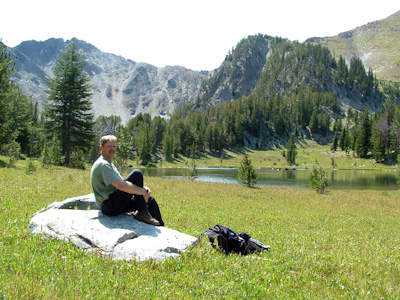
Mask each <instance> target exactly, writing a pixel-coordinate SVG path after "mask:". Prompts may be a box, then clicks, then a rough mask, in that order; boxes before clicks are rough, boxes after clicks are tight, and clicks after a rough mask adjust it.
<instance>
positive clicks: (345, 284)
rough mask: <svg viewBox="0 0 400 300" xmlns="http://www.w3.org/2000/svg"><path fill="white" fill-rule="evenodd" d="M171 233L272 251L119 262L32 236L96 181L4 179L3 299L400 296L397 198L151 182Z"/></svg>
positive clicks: (55, 175)
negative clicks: (219, 232)
mask: <svg viewBox="0 0 400 300" xmlns="http://www.w3.org/2000/svg"><path fill="white" fill-rule="evenodd" d="M145 184H146V185H148V186H150V187H151V189H152V192H153V195H154V196H155V197H156V199H157V201H158V202H159V204H160V207H161V210H162V212H163V218H164V220H165V222H166V225H167V226H168V227H170V228H174V229H177V230H180V231H182V232H184V233H187V234H190V235H193V236H197V237H198V236H199V235H200V234H201V232H203V231H204V230H206V229H207V228H208V227H211V226H214V225H215V224H218V223H219V224H223V225H226V226H228V227H230V228H232V229H234V230H237V231H245V232H248V233H249V234H251V235H252V236H253V237H254V238H256V239H259V240H260V241H262V242H264V243H265V244H267V245H270V246H271V247H272V250H271V251H270V252H264V253H261V254H259V255H256V256H254V257H253V256H251V257H242V256H237V255H230V256H225V255H223V254H221V253H219V252H217V251H215V250H214V249H213V248H212V247H211V246H210V245H209V244H208V241H207V239H206V238H203V239H202V240H201V242H200V243H199V245H198V246H196V247H194V248H192V249H190V250H189V251H187V252H186V253H184V254H183V255H182V256H181V258H179V259H168V260H166V261H164V262H155V261H148V262H135V261H130V262H128V261H111V260H108V259H104V258H101V257H99V256H97V255H89V254H86V253H85V252H84V251H82V250H81V249H79V248H77V247H75V246H73V245H72V244H69V243H64V242H61V241H58V240H49V239H44V238H43V237H40V236H32V235H31V234H30V233H29V231H28V224H29V221H30V219H31V217H32V215H33V214H34V213H35V212H36V211H38V210H40V209H41V208H43V207H45V206H46V205H48V204H50V203H52V202H55V201H63V200H65V199H66V198H68V197H73V196H79V195H84V194H87V193H90V192H91V189H90V183H89V170H86V171H80V170H72V169H66V168H52V169H41V168H38V170H37V171H36V172H34V173H32V174H30V175H27V174H26V173H25V171H24V168H23V162H19V163H18V164H17V168H16V169H8V168H0V208H1V210H2V212H1V215H0V226H1V227H0V230H1V237H0V299H1V298H5V299H24V298H26V299H140V298H142V299H150V298H151V299H188V298H194V299H198V298H201V299H219V298H222V299H242V298H250V299H266V298H267V299H277V298H278V299H280V298H290V299H299V298H300V299H307V298H309V299H315V298H318V299H337V298H345V299H349V298H350V299H359V298H362V299H364V298H369V297H370V298H371V299H380V298H381V297H383V298H384V299H394V298H396V297H399V296H400V282H399V280H398V279H399V278H400V224H399V221H398V220H399V216H400V205H399V204H400V203H399V202H400V201H399V191H347V190H346V191H340V190H333V191H331V192H330V193H329V194H326V195H319V194H317V193H315V192H313V191H311V190H307V189H290V188H269V187H260V188H252V189H250V188H246V187H244V186H241V185H228V184H217V183H207V182H196V181H190V180H171V179H163V178H155V177H146V178H145Z"/></svg>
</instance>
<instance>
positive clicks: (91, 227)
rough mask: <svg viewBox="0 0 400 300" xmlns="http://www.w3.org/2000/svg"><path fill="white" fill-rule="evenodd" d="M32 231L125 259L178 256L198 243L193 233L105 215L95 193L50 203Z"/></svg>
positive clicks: (33, 223) (36, 217) (32, 223)
mask: <svg viewBox="0 0 400 300" xmlns="http://www.w3.org/2000/svg"><path fill="white" fill-rule="evenodd" d="M29 230H30V231H31V232H32V233H33V234H40V233H42V234H45V235H46V236H48V237H53V238H58V239H61V240H64V241H69V242H72V243H73V244H75V245H77V246H78V247H80V248H82V249H85V250H86V251H88V252H90V253H92V252H96V253H100V254H101V255H103V256H106V257H111V258H112V259H124V260H138V261H143V260H149V259H155V260H164V259H166V258H169V257H178V256H179V255H180V254H181V253H182V252H184V251H185V250H187V249H188V248H189V247H190V246H191V245H194V244H196V242H197V238H195V237H193V236H190V235H187V234H184V233H181V232H179V231H177V230H174V229H170V228H167V227H161V226H157V227H156V226H152V225H149V224H146V223H143V222H140V221H137V220H136V219H134V218H133V216H131V215H127V214H121V215H119V216H115V217H110V216H107V215H104V214H103V213H102V212H101V211H99V210H98V206H97V205H96V202H95V200H94V196H93V194H89V195H84V196H80V197H74V198H69V199H67V200H65V201H63V202H55V203H52V204H50V205H49V206H47V207H46V208H44V209H42V210H41V211H40V212H38V213H36V214H35V215H34V216H33V218H32V219H31V221H30V223H29Z"/></svg>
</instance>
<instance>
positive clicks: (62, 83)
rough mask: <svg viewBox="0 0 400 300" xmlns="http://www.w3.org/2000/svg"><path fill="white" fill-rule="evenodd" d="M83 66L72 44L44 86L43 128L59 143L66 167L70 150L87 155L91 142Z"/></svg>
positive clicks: (87, 87)
mask: <svg viewBox="0 0 400 300" xmlns="http://www.w3.org/2000/svg"><path fill="white" fill-rule="evenodd" d="M85 65H86V62H85V61H84V57H83V54H82V53H81V52H79V51H78V46H77V45H76V43H75V41H74V40H72V41H71V42H70V43H69V44H68V45H67V46H66V47H65V49H64V50H63V51H62V53H61V56H60V58H59V59H58V60H57V61H56V63H55V68H54V77H53V78H51V79H50V80H49V81H48V82H47V86H48V88H49V90H48V91H47V93H48V100H49V102H50V103H49V104H48V105H46V106H45V111H44V116H45V117H46V120H45V126H46V128H47V129H48V131H49V133H50V134H51V135H53V136H56V137H57V138H58V139H59V140H60V142H61V153H62V154H63V155H64V156H65V165H66V166H68V165H69V163H70V156H71V152H72V151H73V149H75V150H83V151H88V150H89V149H90V146H91V143H92V140H93V138H94V135H93V130H92V128H93V115H92V113H91V112H90V110H91V109H92V104H91V101H90V99H89V97H90V95H91V93H90V85H89V80H90V78H89V76H88V75H87V73H86V72H85V71H84V67H85Z"/></svg>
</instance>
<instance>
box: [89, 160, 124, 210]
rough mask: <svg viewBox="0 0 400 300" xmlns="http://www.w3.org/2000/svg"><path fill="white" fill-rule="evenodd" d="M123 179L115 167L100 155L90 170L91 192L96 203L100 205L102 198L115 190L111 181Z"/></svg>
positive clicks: (106, 197)
mask: <svg viewBox="0 0 400 300" xmlns="http://www.w3.org/2000/svg"><path fill="white" fill-rule="evenodd" d="M118 180H123V179H122V177H121V175H120V174H119V172H118V170H117V168H116V167H115V166H114V165H113V164H112V163H111V162H109V161H108V160H107V159H105V158H104V157H103V155H101V156H100V157H99V158H98V159H97V160H96V161H95V163H94V164H93V166H92V171H91V172H90V181H91V183H92V188H93V193H94V196H95V199H96V203H97V205H99V206H101V204H102V203H103V202H104V200H107V199H108V198H109V197H110V195H111V194H112V193H113V192H115V191H116V190H117V188H116V187H115V186H113V185H112V184H111V183H113V182H114V181H118Z"/></svg>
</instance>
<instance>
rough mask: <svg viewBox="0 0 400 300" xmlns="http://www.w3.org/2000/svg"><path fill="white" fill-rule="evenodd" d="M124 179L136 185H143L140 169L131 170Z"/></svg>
mask: <svg viewBox="0 0 400 300" xmlns="http://www.w3.org/2000/svg"><path fill="white" fill-rule="evenodd" d="M125 180H126V181H130V182H132V183H133V184H135V185H137V186H140V187H143V174H142V172H141V171H140V170H134V171H132V172H131V173H130V174H129V175H128V177H126V179H125Z"/></svg>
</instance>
